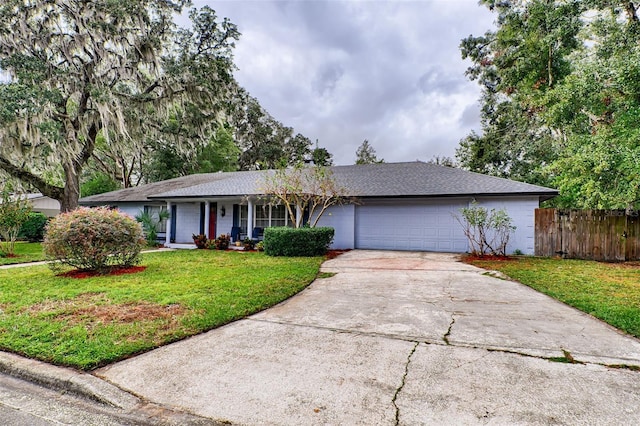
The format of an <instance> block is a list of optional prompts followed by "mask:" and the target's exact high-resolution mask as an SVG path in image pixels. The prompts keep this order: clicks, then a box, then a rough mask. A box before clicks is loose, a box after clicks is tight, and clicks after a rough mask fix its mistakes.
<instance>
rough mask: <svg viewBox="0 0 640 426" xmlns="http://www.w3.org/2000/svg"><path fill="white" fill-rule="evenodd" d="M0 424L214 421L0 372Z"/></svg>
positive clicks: (44, 425)
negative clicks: (104, 400)
mask: <svg viewBox="0 0 640 426" xmlns="http://www.w3.org/2000/svg"><path fill="white" fill-rule="evenodd" d="M0 424H1V425H3V426H49V425H56V426H60V425H83V426H86V425H92V426H111V425H114V426H115V425H131V426H134V425H214V424H215V423H214V422H213V421H212V420H209V419H203V418H200V417H194V416H190V415H188V414H184V413H177V412H173V411H171V410H168V409H167V408H164V407H161V406H157V405H153V404H146V405H143V406H140V407H137V408H136V409H135V410H132V411H127V412H125V411H124V410H120V409H116V408H113V407H109V406H107V405H104V404H101V403H97V402H93V401H90V400H88V399H84V398H80V397H76V396H74V395H71V394H65V393H62V392H59V391H54V390H51V389H48V388H45V387H41V386H38V385H36V384H34V383H31V382H28V381H24V380H21V379H17V378H14V377H11V376H8V375H5V374H0Z"/></svg>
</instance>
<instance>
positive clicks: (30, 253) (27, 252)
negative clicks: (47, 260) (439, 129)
mask: <svg viewBox="0 0 640 426" xmlns="http://www.w3.org/2000/svg"><path fill="white" fill-rule="evenodd" d="M15 255H16V256H15V257H2V256H0V265H11V264H14V263H27V262H36V261H38V260H44V253H43V252H42V245H41V244H40V243H27V242H24V241H18V242H16V246H15Z"/></svg>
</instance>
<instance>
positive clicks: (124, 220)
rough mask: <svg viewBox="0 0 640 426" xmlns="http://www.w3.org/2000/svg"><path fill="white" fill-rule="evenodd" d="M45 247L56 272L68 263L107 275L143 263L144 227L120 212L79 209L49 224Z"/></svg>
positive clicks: (106, 209) (61, 215)
mask: <svg viewBox="0 0 640 426" xmlns="http://www.w3.org/2000/svg"><path fill="white" fill-rule="evenodd" d="M42 246H43V248H44V252H45V254H46V255H47V257H48V258H49V259H50V260H52V261H53V262H52V263H51V264H50V265H51V266H52V268H53V269H54V270H55V269H56V268H57V267H59V266H60V265H61V264H65V265H69V266H72V267H74V268H77V269H79V270H81V271H98V272H100V273H105V272H108V271H109V270H111V269H113V268H120V267H129V266H133V265H136V264H138V263H140V251H141V250H142V248H143V247H144V246H145V240H144V234H143V232H142V226H141V225H140V224H139V223H138V222H137V221H136V220H135V219H134V218H132V217H130V216H128V215H126V214H124V213H121V212H119V211H118V210H112V209H108V208H105V207H100V208H94V209H89V208H79V209H77V210H74V211H72V212H68V213H63V214H60V215H58V216H56V217H55V218H54V219H52V220H51V222H49V224H48V225H47V229H46V233H45V236H44V242H43V244H42Z"/></svg>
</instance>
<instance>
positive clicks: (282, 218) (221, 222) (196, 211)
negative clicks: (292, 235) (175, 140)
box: [164, 197, 301, 248]
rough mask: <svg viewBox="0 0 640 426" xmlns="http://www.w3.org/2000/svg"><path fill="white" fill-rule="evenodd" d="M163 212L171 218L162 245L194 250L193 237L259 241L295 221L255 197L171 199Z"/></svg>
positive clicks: (277, 206)
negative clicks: (271, 230) (268, 230)
mask: <svg viewBox="0 0 640 426" xmlns="http://www.w3.org/2000/svg"><path fill="white" fill-rule="evenodd" d="M166 209H167V211H168V212H169V213H170V218H169V220H167V221H166V226H165V228H166V229H165V243H164V244H165V246H166V247H171V248H193V247H195V245H194V243H193V238H192V236H193V235H194V234H196V235H197V234H204V235H205V236H206V237H207V239H215V238H216V237H217V236H219V235H221V234H225V235H226V234H228V235H230V236H231V241H232V242H236V241H243V240H244V239H245V238H250V239H252V240H261V239H262V238H263V233H264V229H265V228H269V227H272V226H293V225H294V221H295V218H291V217H290V216H291V215H290V214H289V212H288V209H287V208H286V207H285V206H284V205H274V204H272V203H269V200H267V199H264V198H258V197H233V198H231V197H230V198H197V199H195V198H194V199H173V200H166ZM299 214H301V212H298V211H296V215H299Z"/></svg>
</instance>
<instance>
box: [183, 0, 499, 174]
mask: <svg viewBox="0 0 640 426" xmlns="http://www.w3.org/2000/svg"><path fill="white" fill-rule="evenodd" d="M204 4H209V5H210V6H211V7H212V8H214V9H215V10H216V11H217V12H218V15H219V16H221V17H228V18H229V19H230V20H231V21H232V22H234V23H235V24H237V25H238V27H239V29H240V31H241V32H242V36H241V39H240V41H239V42H238V43H237V48H236V51H235V62H236V65H237V66H238V67H239V71H237V73H236V78H237V79H238V81H239V83H240V84H241V85H242V86H243V87H245V88H246V89H247V90H248V91H249V92H250V93H251V94H252V95H254V96H255V97H257V98H258V99H259V101H260V103H261V104H262V105H263V106H264V107H265V108H266V109H267V110H268V111H269V112H270V113H271V114H272V115H273V116H274V117H275V118H276V119H277V120H279V121H281V122H283V123H284V124H285V125H287V126H292V127H294V129H295V130H296V131H297V132H300V133H302V134H304V135H305V136H307V137H309V138H310V139H312V140H315V139H319V142H320V146H324V147H326V148H327V149H328V150H329V151H330V152H332V153H333V154H334V159H335V161H336V163H337V164H350V163H353V161H354V159H355V150H356V148H357V147H358V146H359V145H360V143H361V142H362V140H364V139H368V140H369V141H370V142H371V143H372V145H373V146H374V148H375V149H376V151H377V152H378V154H379V157H383V158H385V160H387V161H412V160H415V159H422V160H428V159H430V158H431V157H432V156H434V155H439V156H443V155H446V156H453V155H454V152H455V148H456V146H457V144H458V141H459V140H460V139H461V138H462V137H464V136H465V135H466V134H467V133H468V132H469V130H470V129H471V128H473V127H476V128H477V126H478V111H479V110H478V106H477V99H478V97H479V93H480V92H479V88H478V87H477V85H476V84H475V83H473V82H469V81H468V80H467V79H466V78H465V76H464V71H465V69H466V67H467V64H465V63H464V62H463V61H462V59H461V57H460V51H459V48H458V46H459V44H460V40H461V39H462V38H464V37H466V36H468V35H469V34H482V33H484V32H485V31H486V30H488V29H489V28H491V26H492V20H493V17H492V16H491V15H490V13H489V12H488V11H487V10H486V8H484V7H481V6H478V4H477V1H476V0H424V1H355V0H354V1H302V0H299V1H269V0H264V1H245V0H234V1H216V2H214V1H205V0H200V1H196V2H195V5H196V6H197V7H201V6H203V5H204Z"/></svg>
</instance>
